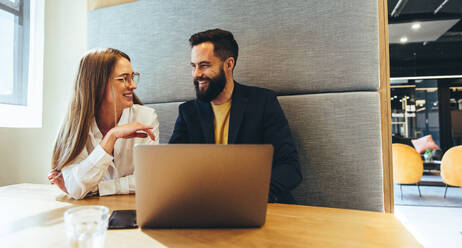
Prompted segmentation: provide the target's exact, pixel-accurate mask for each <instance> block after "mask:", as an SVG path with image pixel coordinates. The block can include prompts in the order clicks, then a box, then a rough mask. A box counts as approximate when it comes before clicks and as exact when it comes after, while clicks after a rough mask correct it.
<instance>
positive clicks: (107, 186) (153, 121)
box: [98, 109, 160, 196]
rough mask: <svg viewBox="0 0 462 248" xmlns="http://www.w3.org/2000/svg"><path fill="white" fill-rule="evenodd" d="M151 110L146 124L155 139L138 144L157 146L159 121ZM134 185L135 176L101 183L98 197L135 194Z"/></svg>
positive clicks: (145, 139)
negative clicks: (151, 127) (149, 126)
mask: <svg viewBox="0 0 462 248" xmlns="http://www.w3.org/2000/svg"><path fill="white" fill-rule="evenodd" d="M152 110H153V112H152V116H151V117H150V121H149V122H148V123H147V125H151V126H153V129H152V132H153V133H154V136H155V137H156V139H155V140H151V139H150V138H149V137H147V138H144V139H141V141H140V142H139V143H138V144H159V138H160V137H159V120H158V117H157V113H156V111H155V110H154V109H152ZM125 152H133V147H132V150H130V151H125ZM135 185H136V184H135V175H129V176H125V177H121V178H117V179H113V180H106V181H102V182H100V183H99V184H98V190H99V195H100V196H106V195H115V194H133V193H135V189H136V187H135Z"/></svg>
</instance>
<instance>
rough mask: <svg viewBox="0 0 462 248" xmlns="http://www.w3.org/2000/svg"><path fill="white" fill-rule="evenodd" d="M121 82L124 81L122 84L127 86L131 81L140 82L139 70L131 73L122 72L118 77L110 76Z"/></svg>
mask: <svg viewBox="0 0 462 248" xmlns="http://www.w3.org/2000/svg"><path fill="white" fill-rule="evenodd" d="M112 79H115V80H118V81H121V82H124V86H125V87H128V86H129V85H130V83H131V82H133V83H135V84H138V83H139V82H140V73H139V72H133V73H132V74H128V73H126V74H123V75H121V76H119V77H115V78H112Z"/></svg>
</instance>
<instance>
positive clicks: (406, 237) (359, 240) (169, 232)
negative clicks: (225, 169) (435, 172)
mask: <svg viewBox="0 0 462 248" xmlns="http://www.w3.org/2000/svg"><path fill="white" fill-rule="evenodd" d="M78 205H105V206H107V207H109V208H110V209H111V211H112V210H115V209H135V196H134V195H123V196H109V197H94V198H90V199H86V200H80V201H75V200H71V199H70V198H69V197H67V196H66V195H64V194H63V193H61V192H60V191H59V190H58V189H57V188H56V187H53V186H50V185H39V184H17V185H10V186H6V187H0V209H1V211H0V247H47V248H54V247H66V246H67V237H66V233H65V230H64V222H63V221H64V220H63V213H64V211H65V210H66V209H69V208H71V207H74V206H78ZM166 246H167V247H191V246H192V247H203V246H209V247H421V245H420V244H418V243H417V241H416V240H415V239H414V238H413V237H412V236H411V234H409V232H408V231H407V230H406V229H405V228H404V227H403V225H402V224H401V223H400V222H399V221H398V220H397V219H396V218H395V217H394V216H393V215H392V214H385V213H377V212H369V211H358V210H346V209H334V208H324V207H310V206H296V205H285V204H269V205H268V211H267V220H266V224H265V225H264V226H263V227H262V228H230V229H143V230H141V229H130V230H108V232H107V235H106V243H105V247H166Z"/></svg>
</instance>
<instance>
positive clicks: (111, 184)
mask: <svg viewBox="0 0 462 248" xmlns="http://www.w3.org/2000/svg"><path fill="white" fill-rule="evenodd" d="M138 79H139V73H135V72H133V69H132V66H131V64H130V58H129V57H128V55H126V54H125V53H123V52H121V51H119V50H116V49H111V48H109V49H97V50H92V51H89V52H88V53H87V54H86V55H85V56H84V57H83V58H82V59H81V61H80V66H79V71H78V74H77V78H76V80H75V88H74V95H73V97H72V100H71V104H70V107H69V110H68V113H67V115H66V117H65V120H64V123H63V125H62V126H61V130H60V132H59V134H58V138H57V140H56V143H55V147H54V151H53V157H52V170H51V172H50V174H49V175H48V180H50V182H51V183H52V184H56V185H57V186H58V187H59V188H60V189H61V190H63V191H64V192H66V193H67V194H68V195H70V196H71V197H72V198H74V199H82V198H84V197H85V196H86V195H87V194H89V193H92V194H93V193H97V192H98V193H99V195H100V196H102V195H111V194H128V193H133V192H134V191H135V179H134V175H133V172H134V165H133V145H134V144H150V143H159V142H158V137H159V123H158V119H157V114H156V112H155V110H154V109H152V108H148V107H145V106H141V105H139V104H141V102H140V101H139V99H138V98H137V97H136V95H135V94H134V93H133V91H134V90H135V89H136V87H137V85H136V84H137V83H138V81H137V80H138Z"/></svg>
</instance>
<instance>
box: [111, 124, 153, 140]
mask: <svg viewBox="0 0 462 248" xmlns="http://www.w3.org/2000/svg"><path fill="white" fill-rule="evenodd" d="M153 128H154V127H153V126H146V125H143V124H142V123H140V122H130V123H127V124H124V125H120V126H117V127H114V128H112V129H111V130H109V132H108V134H109V133H111V132H112V133H113V134H114V135H115V136H116V137H117V138H124V139H128V138H146V137H148V135H149V137H150V138H151V139H152V140H155V139H156V137H155V136H154V133H152V129H153Z"/></svg>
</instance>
